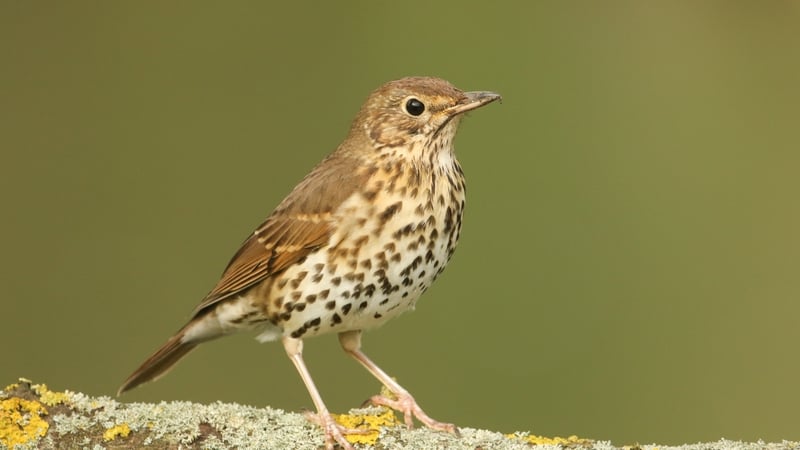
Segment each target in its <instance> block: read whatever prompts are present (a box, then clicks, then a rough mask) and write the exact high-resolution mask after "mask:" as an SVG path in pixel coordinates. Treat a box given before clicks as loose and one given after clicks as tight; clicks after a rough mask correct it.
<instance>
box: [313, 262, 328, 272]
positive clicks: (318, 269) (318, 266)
mask: <svg viewBox="0 0 800 450" xmlns="http://www.w3.org/2000/svg"><path fill="white" fill-rule="evenodd" d="M324 268H325V264H322V263H317V264H314V272H317V273H320V272H322V269H324Z"/></svg>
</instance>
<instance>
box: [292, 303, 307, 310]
mask: <svg viewBox="0 0 800 450" xmlns="http://www.w3.org/2000/svg"><path fill="white" fill-rule="evenodd" d="M304 309H306V304H305V303H298V304H296V305H295V306H294V310H295V311H302V310H304Z"/></svg>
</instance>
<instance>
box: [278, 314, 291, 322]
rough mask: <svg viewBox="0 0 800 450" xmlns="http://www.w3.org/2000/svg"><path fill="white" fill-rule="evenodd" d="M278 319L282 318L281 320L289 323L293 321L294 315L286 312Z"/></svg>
mask: <svg viewBox="0 0 800 450" xmlns="http://www.w3.org/2000/svg"><path fill="white" fill-rule="evenodd" d="M278 317H280V318H281V320H283V321H284V322H288V321H289V319H291V318H292V313H289V312H285V313H283V314H281V315H280V316H278Z"/></svg>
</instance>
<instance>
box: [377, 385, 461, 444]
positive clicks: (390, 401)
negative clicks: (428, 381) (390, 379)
mask: <svg viewBox="0 0 800 450" xmlns="http://www.w3.org/2000/svg"><path fill="white" fill-rule="evenodd" d="M369 401H370V402H371V403H372V404H374V405H380V406H386V407H388V408H392V409H394V410H396V411H399V412H402V413H403V418H404V420H405V423H406V426H407V427H408V428H409V429H411V428H414V417H416V418H417V420H419V421H420V422H422V423H423V424H425V426H427V427H428V428H431V429H433V430H438V431H446V432H448V433H452V434H455V435H456V436H459V435H460V433H459V432H458V428H457V427H456V426H455V425H453V424H452V423H444V422H439V421H438V420H433V419H431V418H430V416H428V415H427V414H425V411H423V410H422V408H420V407H419V405H418V404H417V401H416V400H414V397H413V396H411V394H409V393H408V392H405V391H403V392H396V393H393V395H392V396H391V397H390V396H387V395H375V396H373V397H372V398H370V400H369Z"/></svg>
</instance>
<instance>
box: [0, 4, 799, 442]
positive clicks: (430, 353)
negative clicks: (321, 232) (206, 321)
mask: <svg viewBox="0 0 800 450" xmlns="http://www.w3.org/2000/svg"><path fill="white" fill-rule="evenodd" d="M288 3H289V2H284V3H281V4H279V5H275V4H272V3H269V2H208V3H204V2H169V3H168V4H162V3H156V2H147V3H143V2H128V3H127V4H123V3H121V2H52V3H50V4H48V3H46V2H16V1H4V2H2V4H0V64H1V65H2V66H1V67H0V114H1V115H2V116H1V117H0V150H1V151H2V165H1V166H0V167H1V168H0V171H1V175H2V176H1V177H0V201H2V220H1V221H0V248H2V257H0V273H2V286H3V295H2V306H1V307H0V314H1V315H2V318H0V342H2V349H3V350H2V355H3V356H2V360H0V384H4V383H10V382H12V381H14V380H15V379H16V378H17V377H19V376H25V377H29V378H32V379H34V380H35V381H39V382H46V383H48V384H49V385H50V386H51V387H53V388H55V389H65V388H68V389H73V390H80V391H84V392H87V393H90V394H94V395H113V393H114V392H115V391H116V389H117V387H118V386H119V384H120V383H121V381H122V380H123V379H124V378H125V377H126V376H127V375H128V374H129V373H130V372H131V371H132V370H133V369H134V368H135V367H136V366H137V365H138V364H139V363H140V362H141V361H142V360H143V358H144V357H146V356H147V355H148V354H149V353H150V352H151V351H152V350H154V349H155V348H156V347H157V346H159V345H160V344H161V343H162V342H163V341H164V340H165V339H166V338H167V337H168V336H169V335H170V334H171V333H172V332H174V331H175V330H177V328H178V327H179V326H181V325H182V324H183V323H184V321H185V320H186V319H187V318H188V317H189V313H190V312H191V310H192V309H193V308H194V306H195V305H196V304H197V302H199V301H200V299H201V298H202V297H203V296H204V295H205V294H206V292H207V291H208V290H209V289H210V288H211V287H212V286H213V284H214V283H215V282H216V281H217V277H218V276H219V274H220V272H221V271H222V269H223V268H224V266H225V264H226V263H227V261H228V258H229V257H230V256H231V255H232V254H233V252H234V251H235V250H236V249H237V248H238V245H239V244H240V242H241V241H242V240H243V239H244V238H245V237H246V236H247V235H248V234H249V233H250V232H251V231H252V229H253V227H255V226H256V225H257V224H258V223H259V222H260V221H261V219H263V218H264V217H265V216H266V214H268V213H269V212H270V210H271V209H272V207H273V206H275V205H276V204H277V203H278V202H279V201H280V200H281V198H282V197H283V196H284V195H285V194H286V193H287V192H288V191H289V189H290V188H291V187H292V186H293V185H294V184H295V183H296V182H297V181H298V180H299V179H300V178H301V177H302V176H303V175H304V174H305V173H306V172H307V171H308V170H309V169H310V168H311V167H312V166H313V165H314V164H316V162H318V161H319V160H320V159H321V158H322V157H323V156H324V155H326V154H327V153H328V152H330V151H331V150H333V149H334V148H335V147H336V145H337V144H338V143H339V142H340V140H341V139H342V138H343V137H344V135H345V133H346V131H347V129H348V126H349V123H350V120H351V118H352V117H353V116H354V115H355V113H356V111H357V110H358V108H359V106H360V104H361V102H362V101H363V100H364V98H365V97H366V96H367V94H368V93H369V92H370V91H371V90H372V89H374V88H375V87H377V86H378V85H380V84H381V83H383V82H384V81H387V80H390V79H395V78H399V77H402V76H406V75H437V76H441V77H443V78H446V79H448V80H450V81H452V82H453V83H454V84H456V85H457V86H459V87H461V88H463V89H468V90H495V91H497V92H500V93H502V94H503V96H504V102H503V103H502V104H492V105H490V106H488V107H487V108H485V109H482V110H480V111H477V112H475V113H473V114H471V115H470V117H469V118H468V119H467V120H465V121H464V122H463V125H462V129H461V133H460V134H459V137H458V140H457V146H458V153H459V157H460V159H461V162H462V164H463V166H464V169H465V171H466V173H467V178H468V184H469V199H468V207H467V213H466V218H465V220H466V221H465V226H464V231H463V234H462V239H463V240H462V243H461V246H460V248H459V250H458V251H457V252H456V256H455V258H454V259H453V261H452V263H451V264H450V267H449V268H448V270H447V271H446V272H445V274H444V276H443V277H441V278H440V280H439V282H438V283H437V284H435V285H434V287H433V288H432V289H431V290H430V291H429V292H428V293H427V294H426V295H425V296H424V297H423V298H422V300H421V301H420V303H419V304H418V307H417V310H416V311H415V312H414V313H412V314H407V315H405V316H403V317H402V318H401V319H399V320H396V321H393V322H392V323H389V324H388V325H386V326H385V327H383V328H382V329H380V330H376V331H374V332H371V333H369V334H367V336H366V337H365V350H366V351H367V352H368V353H369V354H370V355H372V356H373V357H374V359H375V360H376V361H377V362H379V363H380V364H381V365H382V366H383V367H385V368H386V369H387V371H388V372H390V373H391V374H393V375H394V376H396V377H397V378H398V379H399V380H400V382H401V383H403V384H404V385H406V386H407V387H408V388H409V389H410V390H411V391H412V392H413V393H415V395H416V396H417V398H418V399H419V400H420V402H421V404H422V405H423V406H424V407H426V409H427V410H428V412H429V413H430V414H431V415H432V416H434V417H435V418H438V419H440V420H445V421H453V422H455V423H457V424H458V425H461V426H470V427H483V428H492V429H497V430H501V431H507V432H511V431H514V430H530V431H532V432H534V433H537V434H545V435H569V434H578V435H580V436H582V437H589V438H595V439H611V440H613V441H614V442H615V443H617V444H620V445H621V444H629V443H634V442H637V441H638V442H642V443H644V442H653V441H657V442H661V443H682V442H692V441H698V440H710V439H717V438H720V437H727V438H733V439H746V440H755V439H759V438H761V439H766V440H780V439H794V440H798V439H800V427H798V409H797V405H798V404H800V383H798V381H797V380H798V376H799V375H800V358H798V343H799V342H800V325H799V324H798V314H800V301H798V300H799V299H800V275H799V274H798V268H799V267H798V266H799V265H800V239H799V238H798V235H799V233H800V231H799V230H800V202H799V201H798V195H799V194H800V176H798V174H799V173H800V131H798V130H800V127H799V126H798V123H799V119H800V106H798V105H800V84H798V80H799V79H800V7H799V6H798V3H797V2H782V1H781V2H778V1H775V2H771V1H765V2H722V1H720V2H694V1H683V2H643V1H642V2H640V1H630V2H570V1H567V2H564V1H552V2H538V1H536V2H520V3H506V2H485V1H471V2H465V1H462V2H458V3H453V4H444V3H443V2H429V1H405V2H361V3H351V4H347V5H338V4H334V3H335V2H331V4H328V3H323V2H319V3H314V4H311V2H295V3H294V4H293V5H289V4H288ZM306 356H307V361H308V363H309V366H310V368H311V371H312V373H313V375H314V376H315V378H316V380H317V382H318V384H319V387H320V389H321V391H322V393H323V396H324V398H325V399H326V400H327V402H328V404H329V406H330V407H331V408H332V409H333V410H334V411H344V410H346V409H348V408H350V407H354V406H357V405H358V404H360V403H361V402H362V401H363V400H364V399H366V398H367V397H368V396H370V395H372V394H374V393H376V392H377V390H378V385H377V382H376V381H374V380H373V379H372V378H371V377H370V376H369V375H368V374H367V373H366V372H365V371H364V370H362V369H361V368H360V367H358V366H357V364H355V363H354V362H353V361H350V360H349V359H348V358H347V357H345V356H344V355H343V354H342V353H341V352H340V350H339V348H338V343H337V342H336V339H335V337H332V336H326V337H322V338H317V339H313V340H310V341H308V342H307V344H306ZM179 399H180V400H193V401H199V402H211V401H215V400H222V401H228V402H242V403H247V404H252V405H271V406H274V407H279V408H284V409H287V410H299V409H301V408H311V407H312V404H311V401H310V399H309V398H308V395H307V394H306V391H305V389H304V387H303V386H302V383H301V381H300V378H299V377H298V376H297V375H296V374H295V371H294V368H293V367H292V365H291V364H290V363H289V361H288V360H287V359H286V357H285V355H284V353H283V350H282V348H281V347H280V345H275V344H271V345H259V344H257V343H256V342H255V341H254V340H252V339H251V336H238V337H233V338H228V339H224V340H221V341H217V342H213V343H210V344H207V345H204V346H203V347H201V348H200V349H199V350H198V351H196V352H195V353H193V354H191V355H190V356H189V357H188V358H187V359H186V360H185V361H183V363H182V364H180V365H179V366H178V367H177V368H176V369H175V370H174V371H173V372H172V373H170V375H169V376H167V377H166V378H164V379H162V380H160V381H159V382H157V383H154V384H149V385H146V386H144V387H142V388H139V389H137V390H136V391H134V392H132V393H131V394H130V395H126V396H125V397H124V398H123V400H125V401H160V400H179Z"/></svg>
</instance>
